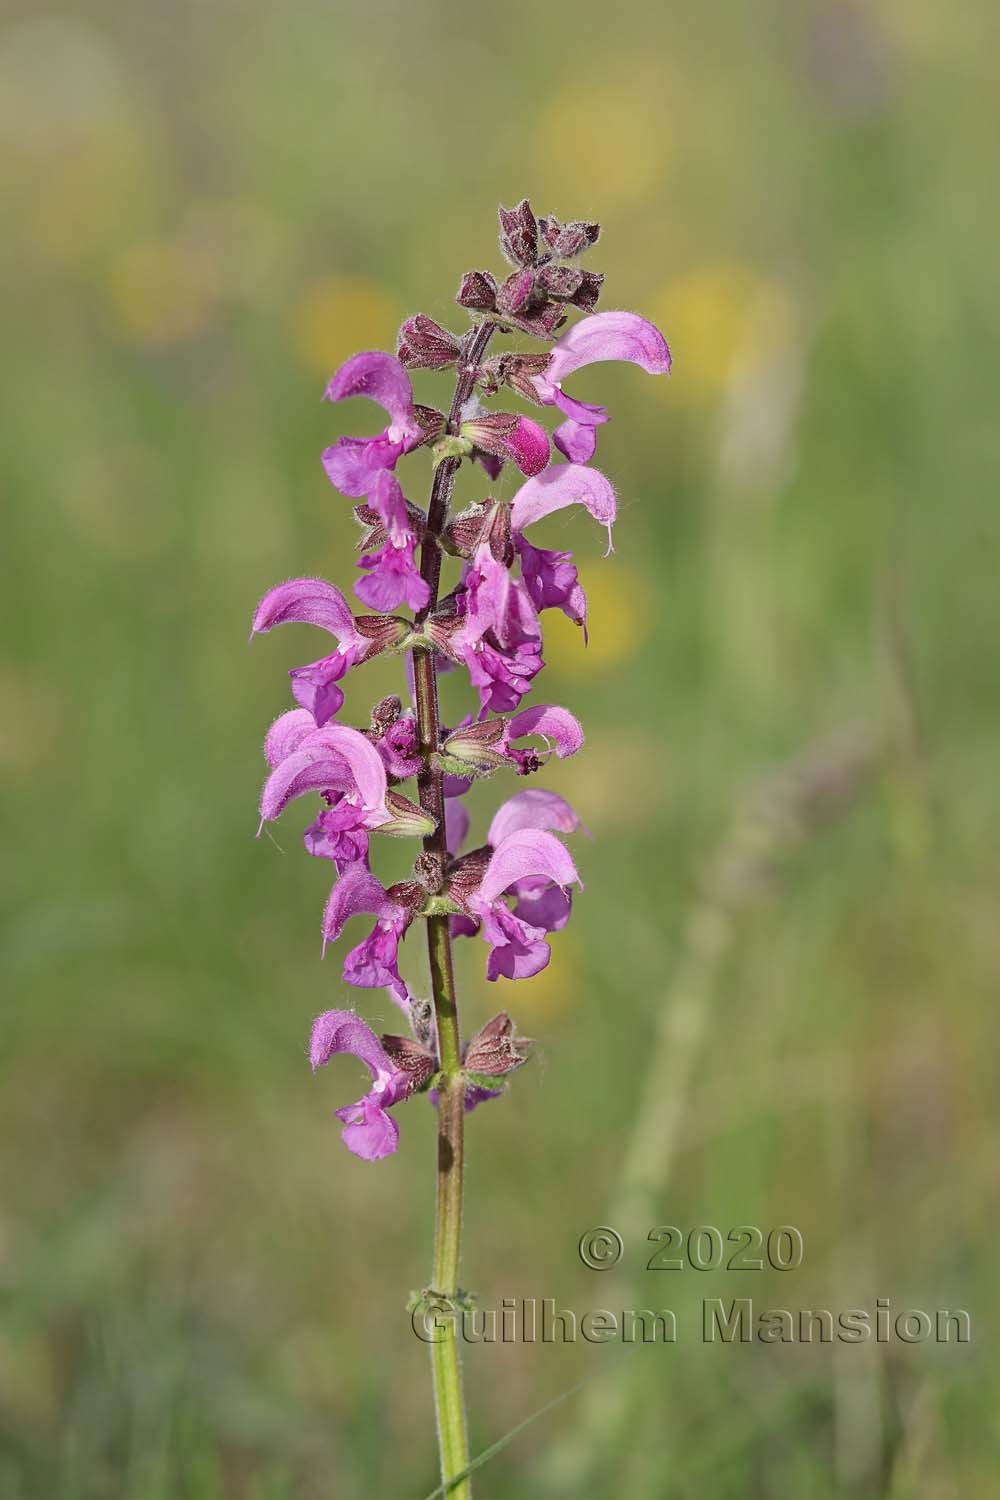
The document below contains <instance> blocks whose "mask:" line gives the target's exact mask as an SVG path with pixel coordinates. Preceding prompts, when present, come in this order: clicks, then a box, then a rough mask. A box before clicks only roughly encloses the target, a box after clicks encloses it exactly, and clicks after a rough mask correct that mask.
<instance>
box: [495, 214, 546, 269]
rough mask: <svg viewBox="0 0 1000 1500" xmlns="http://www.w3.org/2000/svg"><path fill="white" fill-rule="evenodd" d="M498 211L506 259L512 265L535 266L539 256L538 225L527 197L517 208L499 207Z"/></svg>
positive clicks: (501, 239)
mask: <svg viewBox="0 0 1000 1500" xmlns="http://www.w3.org/2000/svg"><path fill="white" fill-rule="evenodd" d="M497 213H498V215H499V217H500V249H501V252H502V253H503V256H504V259H505V260H509V261H510V263H511V265H512V266H533V265H534V264H535V261H536V259H537V258H538V225H537V223H536V222H535V216H534V214H533V213H532V212H531V204H530V203H529V202H528V200H527V198H522V199H521V201H520V203H519V204H518V205H517V207H516V208H498V209H497Z"/></svg>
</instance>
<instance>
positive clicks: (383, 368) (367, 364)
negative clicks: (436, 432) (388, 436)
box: [326, 350, 414, 428]
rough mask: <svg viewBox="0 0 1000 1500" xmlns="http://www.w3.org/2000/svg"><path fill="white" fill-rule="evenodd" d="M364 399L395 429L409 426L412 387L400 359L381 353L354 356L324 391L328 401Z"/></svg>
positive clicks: (411, 424) (370, 352)
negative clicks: (381, 411) (386, 416)
mask: <svg viewBox="0 0 1000 1500" xmlns="http://www.w3.org/2000/svg"><path fill="white" fill-rule="evenodd" d="M348 396H367V397H368V398H369V400H371V401H377V402H378V404H379V406H381V407H382V408H383V409H384V410H385V411H386V412H388V414H389V417H390V418H391V420H392V423H393V425H394V426H396V427H407V428H409V427H412V426H413V424H414V416H413V386H412V385H411V384H410V377H409V375H407V373H406V370H405V368H404V367H403V366H402V365H401V364H400V362H399V360H398V359H396V358H394V356H393V355H391V354H383V353H382V351H381V350H370V351H368V352H367V353H364V354H355V355H352V357H351V358H350V359H349V360H347V361H346V362H345V363H344V364H342V365H341V367H340V369H339V370H338V371H337V373H336V374H335V375H334V377H333V379H332V380H331V381H330V384H329V385H328V386H327V388H326V397H327V400H329V401H344V400H346V399H347V397H348Z"/></svg>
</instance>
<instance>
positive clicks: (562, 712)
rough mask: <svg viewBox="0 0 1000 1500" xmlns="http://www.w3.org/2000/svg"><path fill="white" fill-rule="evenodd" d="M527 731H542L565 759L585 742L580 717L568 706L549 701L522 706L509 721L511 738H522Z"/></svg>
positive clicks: (529, 732) (557, 753)
mask: <svg viewBox="0 0 1000 1500" xmlns="http://www.w3.org/2000/svg"><path fill="white" fill-rule="evenodd" d="M526 734H540V735H544V737H545V738H546V739H548V740H551V741H552V744H553V747H554V749H555V752H556V755H557V756H558V757H559V759H560V760H565V759H566V757H567V755H575V754H576V752H577V751H578V750H579V748H580V746H581V745H582V744H583V729H582V727H581V725H580V721H579V719H577V718H575V717H574V715H573V714H571V713H570V711H569V709H568V708H556V707H555V706H554V705H552V704H549V703H536V704H535V705H534V706H533V707H532V708H522V709H521V712H520V713H516V714H515V715H514V716H513V718H512V719H509V720H508V722H507V738H508V740H518V739H521V738H523V736H524V735H526Z"/></svg>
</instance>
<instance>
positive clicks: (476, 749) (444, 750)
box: [438, 719, 509, 776]
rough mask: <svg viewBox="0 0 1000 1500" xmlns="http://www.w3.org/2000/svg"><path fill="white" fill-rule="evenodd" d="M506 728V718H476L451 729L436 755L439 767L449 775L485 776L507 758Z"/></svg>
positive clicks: (502, 763)
mask: <svg viewBox="0 0 1000 1500" xmlns="http://www.w3.org/2000/svg"><path fill="white" fill-rule="evenodd" d="M506 730H507V720H506V719H480V720H479V721H478V723H475V724H466V725H465V726H464V727H463V728H461V729H455V730H453V731H452V733H451V734H449V736H448V738H447V739H446V740H445V742H444V744H443V745H442V747H441V751H440V754H439V756H438V760H439V761H440V763H441V765H442V768H443V769H445V770H447V772H448V774H449V775H451V776H488V775H489V774H490V772H491V771H495V770H496V769H497V767H498V766H502V765H504V764H505V763H506V762H507V760H508V758H509V757H508V755H507V751H506V745H505V735H506ZM445 762H447V764H445Z"/></svg>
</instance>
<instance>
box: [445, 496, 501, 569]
mask: <svg viewBox="0 0 1000 1500" xmlns="http://www.w3.org/2000/svg"><path fill="white" fill-rule="evenodd" d="M496 503H497V502H496V501H495V500H494V499H492V497H489V496H488V497H487V498H486V499H485V500H480V501H478V502H477V503H476V504H474V505H471V506H470V507H469V509H468V510H464V511H463V512H462V514H461V515H459V516H456V517H455V519H454V521H452V522H451V524H450V525H449V526H446V527H445V529H444V532H443V534H442V536H441V541H442V542H443V544H444V546H445V548H446V550H447V551H448V552H450V553H452V555H453V556H454V557H465V558H469V557H471V556H472V554H473V552H474V551H475V550H476V547H477V545H478V543H479V539H480V537H481V536H482V534H483V523H484V521H485V519H486V517H487V516H488V515H489V513H490V511H491V509H492V508H493V506H494V505H496Z"/></svg>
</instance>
